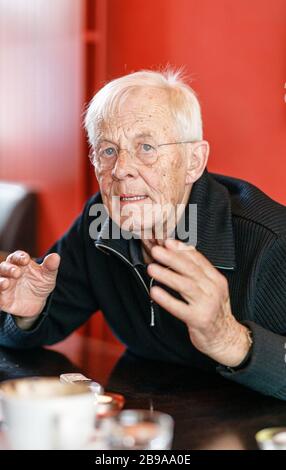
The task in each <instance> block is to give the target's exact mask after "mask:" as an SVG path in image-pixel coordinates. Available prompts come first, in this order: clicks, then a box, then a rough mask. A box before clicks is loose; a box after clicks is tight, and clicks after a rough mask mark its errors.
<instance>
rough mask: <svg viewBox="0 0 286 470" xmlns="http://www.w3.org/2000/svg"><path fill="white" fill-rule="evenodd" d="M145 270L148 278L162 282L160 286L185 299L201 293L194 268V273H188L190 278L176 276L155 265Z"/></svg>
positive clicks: (166, 269)
mask: <svg viewBox="0 0 286 470" xmlns="http://www.w3.org/2000/svg"><path fill="white" fill-rule="evenodd" d="M147 270H148V274H149V276H151V277H153V278H154V279H156V280H157V281H159V282H162V284H165V285H166V286H168V287H171V289H174V290H176V291H177V292H180V294H182V295H184V296H185V297H190V296H192V297H193V296H194V295H195V296H196V295H198V294H199V293H201V294H202V293H203V292H202V291H201V289H200V286H199V283H198V281H199V280H200V277H199V275H198V274H197V269H196V268H195V269H194V272H193V273H191V275H190V273H189V276H190V277H186V276H182V275H181V274H177V273H176V272H175V271H173V270H171V269H168V268H165V267H163V266H159V265H158V264H156V263H151V264H149V265H148V268H147ZM199 274H200V273H199ZM204 279H205V278H204ZM207 282H209V281H207Z"/></svg>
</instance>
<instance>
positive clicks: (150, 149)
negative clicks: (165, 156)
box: [141, 144, 154, 152]
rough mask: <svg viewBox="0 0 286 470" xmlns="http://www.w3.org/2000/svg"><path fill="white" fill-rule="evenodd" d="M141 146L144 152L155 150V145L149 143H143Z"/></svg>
mask: <svg viewBox="0 0 286 470" xmlns="http://www.w3.org/2000/svg"><path fill="white" fill-rule="evenodd" d="M141 147H142V150H143V151H144V152H152V150H154V147H152V145H149V144H142V145H141Z"/></svg>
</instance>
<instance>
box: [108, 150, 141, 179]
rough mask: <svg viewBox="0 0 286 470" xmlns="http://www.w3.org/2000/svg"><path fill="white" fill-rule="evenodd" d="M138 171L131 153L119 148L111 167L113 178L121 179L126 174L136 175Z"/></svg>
mask: <svg viewBox="0 0 286 470" xmlns="http://www.w3.org/2000/svg"><path fill="white" fill-rule="evenodd" d="M137 174H138V171H137V169H136V165H135V162H134V158H133V156H132V155H131V153H130V152H129V151H128V150H126V149H120V151H119V153H118V156H117V159H116V162H115V165H114V167H113V169H112V177H113V178H114V179H123V178H126V177H127V176H131V177H136V176H137Z"/></svg>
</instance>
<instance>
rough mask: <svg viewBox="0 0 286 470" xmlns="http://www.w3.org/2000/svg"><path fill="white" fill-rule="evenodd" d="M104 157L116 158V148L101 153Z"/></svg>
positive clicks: (109, 148)
mask: <svg viewBox="0 0 286 470" xmlns="http://www.w3.org/2000/svg"><path fill="white" fill-rule="evenodd" d="M101 153H102V155H103V156H104V157H114V156H115V155H116V150H115V148H114V147H108V148H106V149H103V150H102V151H101Z"/></svg>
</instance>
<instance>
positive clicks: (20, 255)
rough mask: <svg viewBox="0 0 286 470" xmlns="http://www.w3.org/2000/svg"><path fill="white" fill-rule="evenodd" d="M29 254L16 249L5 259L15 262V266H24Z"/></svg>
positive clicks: (27, 262)
mask: <svg viewBox="0 0 286 470" xmlns="http://www.w3.org/2000/svg"><path fill="white" fill-rule="evenodd" d="M30 259H31V258H30V255H29V254H28V253H26V252H25V251H22V250H17V251H14V252H13V253H11V254H10V255H9V256H8V257H7V260H6V261H8V262H10V263H13V264H16V265H17V266H26V265H27V264H29V262H30Z"/></svg>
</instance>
